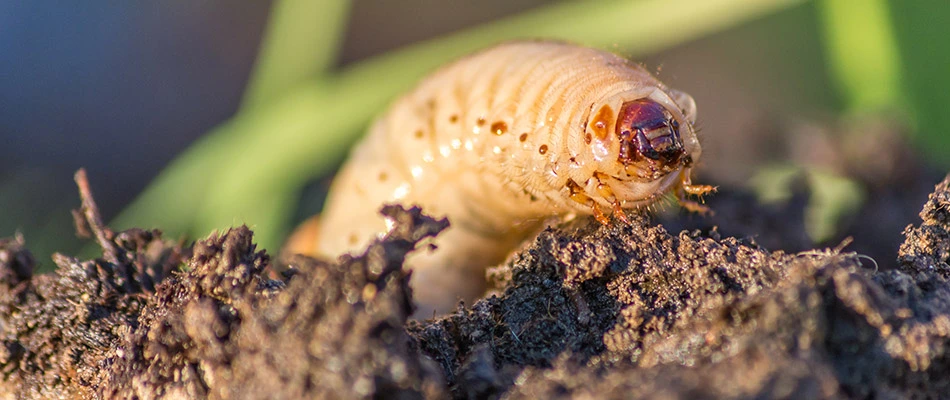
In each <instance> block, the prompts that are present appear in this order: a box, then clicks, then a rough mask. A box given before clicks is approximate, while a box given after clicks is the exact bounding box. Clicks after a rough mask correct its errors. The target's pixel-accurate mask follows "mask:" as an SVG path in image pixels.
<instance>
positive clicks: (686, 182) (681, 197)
mask: <svg viewBox="0 0 950 400" xmlns="http://www.w3.org/2000/svg"><path fill="white" fill-rule="evenodd" d="M675 192H676V200H677V202H679V205H680V206H681V207H683V208H685V209H687V210H689V211H692V212H695V213H699V214H709V215H711V214H712V212H713V211H712V210H711V209H710V208H709V207H708V206H706V205H703V204H700V203H699V202H697V201H695V200H690V199H689V198H688V197H687V196H699V197H700V199H701V198H702V196H703V195H706V194H709V193H715V192H716V187H715V186H710V185H693V184H692V181H690V177H689V170H688V169H684V170H683V171H681V172H680V184H679V185H677V186H676V190H675Z"/></svg>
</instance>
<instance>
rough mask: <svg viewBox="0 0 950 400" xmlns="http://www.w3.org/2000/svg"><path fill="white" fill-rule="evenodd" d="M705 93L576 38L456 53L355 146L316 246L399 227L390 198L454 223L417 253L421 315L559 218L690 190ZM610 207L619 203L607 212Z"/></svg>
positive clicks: (467, 296) (472, 286)
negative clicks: (699, 105)
mask: <svg viewBox="0 0 950 400" xmlns="http://www.w3.org/2000/svg"><path fill="white" fill-rule="evenodd" d="M695 119H696V107H695V103H694V102H693V99H692V98H691V97H690V96H689V95H687V94H685V93H683V92H679V91H676V90H673V89H669V88H667V87H666V86H665V85H663V84H662V83H660V82H659V81H658V80H657V79H656V78H654V77H653V76H652V75H651V74H650V73H649V72H647V71H646V70H645V69H644V68H642V67H641V66H639V65H637V64H634V63H631V62H629V61H627V60H626V59H623V58H621V57H619V56H616V55H614V54H611V53H607V52H603V51H599V50H594V49H589V48H585V47H580V46H576V45H572V44H566V43H559V42H547V41H533V42H529V41H525V42H512V43H506V44H502V45H499V46H496V47H493V48H491V49H488V50H484V51H482V52H479V53H476V54H474V55H471V56H469V57H467V58H464V59H461V60H459V61H456V62H454V63H452V64H450V65H448V66H446V67H444V68H442V69H440V70H439V71H437V72H435V73H433V74H432V75H430V76H429V77H428V78H426V79H424V80H423V81H422V82H421V83H420V84H419V85H418V86H417V87H416V88H415V89H414V90H412V91H411V92H409V93H408V94H406V95H405V96H403V97H402V98H400V99H398V100H396V101H395V103H394V104H392V106H391V107H390V109H389V110H388V111H387V112H386V113H385V114H384V115H383V116H382V117H381V118H379V119H378V120H377V121H376V122H375V124H374V125H373V126H372V128H371V129H370V131H369V134H368V135H367V137H366V138H365V139H364V140H363V141H362V143H360V144H359V145H358V146H357V147H356V148H355V149H354V150H353V152H352V154H351V155H350V158H349V160H348V161H347V163H346V164H345V165H344V167H343V169H342V170H341V171H340V173H339V175H338V177H337V178H336V180H335V181H334V183H333V185H332V187H331V189H330V195H329V198H328V200H327V204H326V207H325V208H324V213H323V215H322V217H321V220H320V231H321V232H320V233H319V234H318V235H317V236H318V238H317V239H316V240H317V245H316V253H318V254H320V255H325V256H337V255H339V254H341V253H344V252H356V251H359V250H361V249H362V248H364V247H365V246H366V244H367V243H368V242H369V241H370V240H371V239H373V238H375V237H378V236H380V235H383V234H385V233H386V232H387V222H386V221H385V220H384V219H383V217H382V216H380V214H379V213H378V211H379V209H380V207H381V206H382V205H383V204H386V203H398V204H404V205H407V206H408V205H420V206H422V208H423V210H424V211H426V212H428V213H429V214H430V215H434V216H445V217H447V218H448V219H449V222H450V224H451V226H450V227H449V228H448V229H447V230H446V231H445V232H443V234H442V235H440V236H439V237H438V238H436V239H435V244H436V246H437V248H436V249H435V250H426V249H420V250H418V251H417V252H415V253H413V254H412V255H411V256H410V258H409V259H408V260H407V266H408V267H409V268H411V269H412V270H413V273H412V278H411V285H412V287H413V289H414V293H415V298H416V300H417V303H418V305H419V310H418V314H419V315H431V313H432V312H433V310H435V311H437V312H445V311H448V310H451V309H453V308H454V307H455V304H456V302H457V301H458V300H459V299H464V300H471V299H472V298H474V297H475V296H477V295H479V294H480V293H481V292H482V291H483V289H484V268H485V267H488V266H491V265H495V264H497V263H499V262H501V261H502V260H503V259H504V257H505V256H506V255H507V254H508V253H509V252H510V251H511V249H512V247H513V246H515V245H517V243H519V242H520V241H521V240H523V239H524V238H525V237H526V236H527V235H529V234H532V233H535V232H537V231H538V229H540V228H541V224H542V223H543V222H542V221H544V220H545V219H546V218H547V217H550V216H554V215H565V214H569V213H581V214H593V215H594V216H595V217H596V218H597V220H598V221H601V222H602V223H608V221H609V219H608V218H607V216H606V215H607V214H609V213H613V215H614V216H615V217H616V218H618V219H621V220H625V216H624V214H623V212H622V209H626V208H636V207H640V206H644V205H649V204H651V203H652V202H654V201H656V200H657V199H659V198H660V197H661V195H662V194H664V193H666V192H668V191H670V190H673V191H675V192H676V193H677V195H678V198H679V199H680V203H681V204H683V205H684V206H686V207H687V208H690V209H694V210H700V209H702V206H700V205H699V204H697V203H695V202H692V201H689V200H686V195H687V194H704V193H707V192H709V191H711V190H712V188H711V187H709V186H703V185H692V184H691V183H690V180H689V175H690V167H691V166H692V165H693V164H694V163H695V162H696V161H697V159H698V158H699V155H700V145H699V142H698V140H697V139H696V133H695V130H694V128H693V124H694V122H695ZM604 210H606V211H604Z"/></svg>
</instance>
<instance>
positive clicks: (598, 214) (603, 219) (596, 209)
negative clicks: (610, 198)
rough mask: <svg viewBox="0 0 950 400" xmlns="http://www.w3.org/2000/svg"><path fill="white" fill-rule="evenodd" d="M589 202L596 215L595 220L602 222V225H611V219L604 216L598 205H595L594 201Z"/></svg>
mask: <svg viewBox="0 0 950 400" xmlns="http://www.w3.org/2000/svg"><path fill="white" fill-rule="evenodd" d="M589 202H590V210H591V211H592V212H593V213H594V219H596V220H597V222H600V223H601V224H604V225H609V224H610V219H609V218H607V216H606V215H604V212H603V211H601V210H600V207H599V206H598V205H597V203H595V202H594V201H593V200H589Z"/></svg>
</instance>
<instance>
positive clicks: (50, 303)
mask: <svg viewBox="0 0 950 400" xmlns="http://www.w3.org/2000/svg"><path fill="white" fill-rule="evenodd" d="M82 180H84V179H82ZM82 180H80V188H81V189H82V187H83V184H82ZM723 192H725V193H734V194H733V195H727V196H725V197H724V199H726V200H721V201H723V202H728V201H733V202H734V204H747V203H741V201H740V200H728V199H730V198H731V199H741V198H743V197H742V196H746V195H744V194H743V193H742V192H739V191H732V190H723ZM82 196H83V204H84V207H83V209H82V210H81V211H80V212H78V213H77V216H78V217H79V218H78V219H79V221H81V223H80V224H79V226H80V227H82V228H84V229H82V230H85V231H87V233H89V235H91V236H94V237H96V240H97V241H98V242H99V243H100V245H101V246H102V247H103V256H102V257H101V258H97V259H94V260H89V261H80V260H77V259H74V258H71V257H67V256H62V255H58V256H56V258H55V262H56V264H57V266H58V269H57V271H56V272H55V273H54V274H50V275H35V276H34V275H33V272H32V271H33V268H34V267H35V261H34V260H33V257H32V256H31V255H30V253H29V251H27V250H26V248H25V245H24V240H23V239H22V238H13V239H7V240H3V241H0V340H2V346H0V369H2V371H3V380H2V382H0V392H3V393H6V394H7V396H6V398H52V397H79V398H142V399H148V398H158V397H171V398H288V399H289V398H369V397H378V398H495V397H505V398H575V397H577V398H631V397H635V398H683V399H685V398H752V397H755V398H946V397H950V353H948V349H950V265H948V262H950V177H948V178H947V179H945V180H944V181H943V182H942V183H941V184H940V185H938V186H937V188H936V191H935V192H934V193H933V194H931V196H930V198H929V200H928V201H927V203H926V204H925V206H924V208H923V211H922V212H921V213H920V217H921V219H922V221H921V222H920V223H918V224H917V225H916V226H908V227H907V228H906V229H904V236H905V241H904V243H903V245H901V246H900V250H899V254H898V257H897V259H896V260H893V259H892V260H877V261H878V262H879V263H878V264H880V265H875V264H876V263H875V262H873V260H871V259H870V258H868V257H866V256H865V255H862V254H858V253H855V252H851V251H846V250H844V249H827V250H807V248H805V249H802V250H807V251H803V252H797V253H791V252H785V251H781V250H779V251H770V250H768V249H766V248H764V247H762V246H760V245H759V244H758V242H757V240H758V239H750V238H736V237H732V236H727V235H726V234H725V233H724V232H722V231H720V230H719V229H716V228H713V227H709V226H699V227H697V228H690V229H687V230H683V231H679V228H677V232H676V233H673V232H671V231H669V230H668V228H665V227H664V226H682V227H688V226H690V224H691V223H692V222H690V220H689V217H688V218H686V219H683V220H680V221H669V222H668V223H665V224H664V225H657V224H656V223H654V222H651V220H650V219H649V218H647V217H646V216H638V215H631V216H630V217H631V218H630V219H631V224H629V225H624V224H612V225H611V226H601V225H600V224H597V223H593V224H592V223H589V221H588V220H586V219H582V220H578V221H574V222H572V223H569V224H565V225H564V226H560V227H557V228H549V229H547V230H545V231H544V232H542V233H541V234H540V235H539V236H538V237H537V238H535V239H534V240H533V241H532V242H531V243H530V244H527V245H526V246H525V247H524V248H523V249H522V250H521V251H519V252H517V253H516V254H514V255H513V256H512V257H511V258H510V259H509V260H508V262H507V263H506V264H505V265H503V266H499V267H496V268H493V269H492V270H491V271H490V272H489V277H490V280H491V281H492V282H493V283H494V285H495V286H496V287H497V291H496V292H495V294H494V295H491V296H488V297H486V298H484V299H482V300H479V301H477V302H476V303H475V304H472V305H470V306H460V307H459V309H458V310H457V311H456V312H455V313H453V314H450V315H447V316H444V317H440V318H438V319H434V320H430V321H411V320H409V319H408V316H409V315H411V314H412V311H413V309H412V305H411V299H412V297H411V291H410V289H409V287H408V285H407V282H408V280H409V279H411V276H410V275H407V274H406V273H404V272H403V271H402V270H401V266H402V260H403V259H404V257H405V255H406V254H407V253H408V252H409V251H411V250H412V249H413V248H414V247H415V246H416V244H417V243H419V242H420V241H422V240H424V239H425V238H427V237H430V236H433V235H436V234H438V232H439V231H441V230H442V229H444V228H445V227H446V226H447V225H446V224H447V223H446V221H444V220H434V219H432V218H429V217H427V216H425V215H423V214H422V211H421V210H419V209H411V210H405V209H403V208H399V207H387V208H386V209H385V210H384V213H385V214H386V215H388V216H390V217H391V218H393V219H394V220H395V221H396V226H397V228H396V230H395V231H394V232H393V233H392V234H391V235H389V236H388V237H386V238H384V239H382V240H380V241H378V242H377V243H375V244H373V245H371V246H370V247H369V249H367V251H366V253H364V254H362V255H360V256H356V257H344V258H342V259H341V260H339V262H337V263H325V262H320V261H317V260H313V259H310V258H305V257H295V258H292V259H289V260H286V261H285V263H286V264H287V266H289V268H276V265H275V262H274V261H272V260H271V259H270V258H269V257H268V256H267V255H266V254H265V253H264V252H261V251H257V250H256V248H255V245H254V244H253V238H252V232H251V231H250V230H249V229H247V228H246V227H240V228H234V229H231V230H229V231H227V232H225V233H223V234H214V235H211V236H210V237H209V238H207V239H205V240H202V241H199V242H197V243H195V244H194V245H191V246H182V245H181V244H179V243H172V242H167V241H163V240H162V238H161V235H160V233H159V232H157V231H142V230H131V231H125V232H119V233H113V232H111V231H110V230H109V229H108V228H107V227H105V226H103V225H102V223H101V221H100V220H99V219H98V218H97V217H98V214H97V210H95V204H94V203H93V202H92V199H91V195H90V194H89V193H88V190H86V191H83V194H82ZM743 201H744V200H743ZM748 204H751V202H750V203H748ZM790 204H791V203H790ZM714 207H716V209H717V211H719V210H723V212H722V213H721V214H720V216H719V217H717V218H724V219H725V218H729V211H728V209H729V206H722V205H721V206H718V207H717V206H715V205H714ZM749 207H756V206H749ZM749 207H745V208H744V207H740V206H736V207H734V209H735V210H737V211H736V212H739V211H740V210H741V212H744V213H746V215H747V217H746V220H745V221H746V222H744V223H747V224H749V226H756V224H758V225H757V226H769V225H768V223H767V221H765V222H763V220H755V215H756V214H755V212H754V210H753V209H751V208H749ZM759 215H761V216H763V217H762V218H779V217H776V215H779V216H780V215H782V214H781V212H778V213H777V214H776V212H772V213H767V212H762V213H759ZM664 222H667V221H664ZM779 225H781V224H779ZM787 228H788V229H787V231H786V232H780V231H777V230H773V231H772V232H771V233H772V236H769V237H767V238H766V237H762V239H764V240H778V241H779V242H782V240H781V239H774V238H783V237H784V238H794V237H795V235H799V234H800V233H801V227H800V226H796V225H794V224H787ZM670 229H672V228H670ZM732 229H733V228H730V227H726V228H725V229H724V230H730V233H731V234H732V231H731V230H732ZM796 230H797V231H796ZM795 240H797V239H795ZM789 242H791V243H792V245H793V246H792V249H793V250H799V248H795V247H794V246H798V245H800V243H797V242H793V240H792V239H789V241H786V242H785V243H789ZM277 271H282V272H277Z"/></svg>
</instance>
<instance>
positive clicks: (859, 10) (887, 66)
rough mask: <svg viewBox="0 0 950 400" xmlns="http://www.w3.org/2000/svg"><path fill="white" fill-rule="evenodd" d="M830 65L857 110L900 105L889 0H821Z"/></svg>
mask: <svg viewBox="0 0 950 400" xmlns="http://www.w3.org/2000/svg"><path fill="white" fill-rule="evenodd" d="M816 4H817V5H818V11H819V16H820V21H821V23H822V28H823V31H824V39H825V40H824V45H825V46H824V47H825V54H826V55H827V57H828V62H829V68H830V70H831V74H832V76H833V78H834V82H836V83H837V85H838V92H839V93H841V95H842V97H843V100H844V102H845V106H846V110H847V111H849V112H853V113H861V112H873V111H881V110H884V109H892V110H893V109H897V108H899V107H902V106H903V105H904V99H905V98H906V97H905V96H904V93H903V86H902V83H901V74H902V72H901V62H900V56H899V54H898V48H897V42H896V40H895V38H894V30H893V26H892V24H891V17H890V11H889V9H888V5H887V2H886V1H885V0H864V1H861V2H860V3H856V2H854V1H851V0H821V1H819V2H817V3H816Z"/></svg>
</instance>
